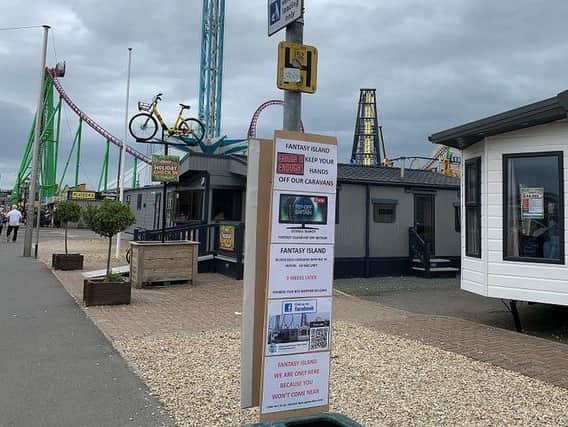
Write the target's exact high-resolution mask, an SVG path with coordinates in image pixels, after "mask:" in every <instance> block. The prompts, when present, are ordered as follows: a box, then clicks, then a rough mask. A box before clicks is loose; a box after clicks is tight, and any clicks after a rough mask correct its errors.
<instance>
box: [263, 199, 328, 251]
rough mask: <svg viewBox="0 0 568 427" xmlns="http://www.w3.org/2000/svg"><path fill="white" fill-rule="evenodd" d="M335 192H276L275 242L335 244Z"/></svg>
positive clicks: (273, 241)
mask: <svg viewBox="0 0 568 427" xmlns="http://www.w3.org/2000/svg"><path fill="white" fill-rule="evenodd" d="M334 233H335V193H333V194H314V193H293V192H288V191H285V192H283V191H275V192H274V195H273V202H272V239H271V241H272V243H314V244H316V243H317V244H322V243H324V244H325V243H327V244H332V243H333V242H334Z"/></svg>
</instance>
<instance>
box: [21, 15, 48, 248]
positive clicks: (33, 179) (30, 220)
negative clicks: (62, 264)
mask: <svg viewBox="0 0 568 427" xmlns="http://www.w3.org/2000/svg"><path fill="white" fill-rule="evenodd" d="M49 28H50V27H49V25H43V48H42V52H41V70H40V79H39V96H38V101H37V111H36V122H35V133H34V145H33V155H32V170H31V174H30V191H29V194H28V197H29V201H28V205H27V224H26V234H25V235H24V253H23V256H25V257H30V256H32V237H33V227H34V213H35V212H34V208H35V206H34V201H35V195H36V187H37V176H38V169H39V145H40V137H41V117H42V114H43V82H44V81H45V64H46V60H47V35H48V32H49Z"/></svg>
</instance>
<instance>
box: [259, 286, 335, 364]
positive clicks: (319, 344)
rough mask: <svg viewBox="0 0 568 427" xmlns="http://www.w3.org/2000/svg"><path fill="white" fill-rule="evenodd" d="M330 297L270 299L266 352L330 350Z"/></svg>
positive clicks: (275, 353) (291, 352) (287, 352)
mask: <svg viewBox="0 0 568 427" xmlns="http://www.w3.org/2000/svg"><path fill="white" fill-rule="evenodd" d="M330 324H331V297H326V298H313V299H307V298H302V299H289V300H271V301H269V302H268V325H267V331H266V355H267V356H272V355H282V354H293V353H309V352H315V351H329V348H330V339H331V336H330V334H331V331H330Z"/></svg>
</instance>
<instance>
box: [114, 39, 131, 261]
mask: <svg viewBox="0 0 568 427" xmlns="http://www.w3.org/2000/svg"><path fill="white" fill-rule="evenodd" d="M131 65H132V48H131V47H129V48H128V73H127V77H126V105H125V108H124V139H123V140H122V151H121V152H120V163H119V166H118V167H119V170H120V187H119V188H120V190H119V196H118V200H120V201H121V202H123V201H124V162H125V161H126V140H127V138H128V101H129V98H130V67H131ZM121 237H122V233H118V235H117V236H116V254H115V256H116V257H117V258H118V257H119V256H120V240H121Z"/></svg>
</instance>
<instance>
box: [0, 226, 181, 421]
mask: <svg viewBox="0 0 568 427" xmlns="http://www.w3.org/2000/svg"><path fill="white" fill-rule="evenodd" d="M20 231H23V230H20ZM21 237H22V240H23V232H22V233H21ZM21 254H22V245H21V241H19V242H17V243H15V244H14V243H6V240H5V236H4V234H2V236H1V237H0V292H1V296H0V425H1V426H26V427H27V426H73V427H75V426H159V425H171V424H172V422H171V420H170V418H169V416H168V415H167V414H166V413H165V412H164V411H163V409H162V408H161V405H160V403H159V402H158V401H157V400H156V399H154V398H153V397H151V396H150V395H149V393H148V390H147V388H146V386H145V384H144V383H143V382H142V381H141V380H140V379H139V378H138V377H137V376H136V375H135V374H134V373H133V372H132V371H131V370H130V369H129V367H128V366H127V364H126V362H125V361H124V360H123V359H122V357H121V356H120V355H119V354H118V353H117V351H116V350H114V348H113V347H112V346H111V344H110V343H109V341H108V340H107V339H106V338H105V337H104V335H103V334H102V333H101V332H100V331H99V329H98V328H97V327H96V326H95V325H94V324H93V323H92V322H91V321H90V320H89V319H88V318H87V317H86V316H85V314H84V313H83V311H82V310H81V309H80V308H79V307H78V306H77V304H76V303H75V301H74V300H73V299H72V298H71V297H70V296H69V295H68V294H67V292H66V291H65V289H64V288H63V287H62V286H61V285H60V284H59V282H58V281H57V280H56V279H55V277H54V276H53V275H52V274H51V272H50V271H49V270H48V269H47V267H46V266H45V265H44V264H42V263H40V262H39V261H36V260H33V259H28V258H22V257H21Z"/></svg>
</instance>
